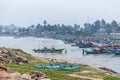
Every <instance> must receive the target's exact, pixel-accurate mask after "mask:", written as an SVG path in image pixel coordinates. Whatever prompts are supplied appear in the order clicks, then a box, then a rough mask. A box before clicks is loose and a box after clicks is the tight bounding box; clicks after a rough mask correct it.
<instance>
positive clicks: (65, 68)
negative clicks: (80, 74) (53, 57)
mask: <svg viewBox="0 0 120 80" xmlns="http://www.w3.org/2000/svg"><path fill="white" fill-rule="evenodd" d="M80 65H81V64H74V65H72V66H69V65H63V66H61V68H62V69H63V70H76V69H78V68H79V67H80Z"/></svg>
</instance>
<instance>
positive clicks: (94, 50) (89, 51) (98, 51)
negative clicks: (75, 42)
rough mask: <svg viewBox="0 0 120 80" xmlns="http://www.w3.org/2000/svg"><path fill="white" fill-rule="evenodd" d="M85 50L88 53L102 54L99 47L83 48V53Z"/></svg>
mask: <svg viewBox="0 0 120 80" xmlns="http://www.w3.org/2000/svg"><path fill="white" fill-rule="evenodd" d="M84 52H85V53H86V54H100V49H99V48H88V49H83V54H84Z"/></svg>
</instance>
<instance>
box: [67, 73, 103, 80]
mask: <svg viewBox="0 0 120 80" xmlns="http://www.w3.org/2000/svg"><path fill="white" fill-rule="evenodd" d="M67 75H68V76H71V77H76V78H83V79H90V80H103V79H98V78H91V77H85V76H79V75H75V74H67Z"/></svg>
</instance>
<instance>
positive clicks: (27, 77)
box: [21, 74, 31, 80]
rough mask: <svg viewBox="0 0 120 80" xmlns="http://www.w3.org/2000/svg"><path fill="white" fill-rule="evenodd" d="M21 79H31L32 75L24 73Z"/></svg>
mask: <svg viewBox="0 0 120 80" xmlns="http://www.w3.org/2000/svg"><path fill="white" fill-rule="evenodd" d="M21 80H31V76H30V75H28V74H23V75H22V76H21Z"/></svg>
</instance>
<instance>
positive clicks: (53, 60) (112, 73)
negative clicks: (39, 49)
mask: <svg viewBox="0 0 120 80" xmlns="http://www.w3.org/2000/svg"><path fill="white" fill-rule="evenodd" d="M39 58H40V59H42V60H45V61H50V62H63V63H64V62H66V63H70V64H77V63H78V62H72V61H65V60H61V59H52V58H43V57H39ZM79 63H80V64H82V65H84V66H89V67H92V68H94V69H96V70H100V71H102V72H105V73H107V74H110V75H112V76H117V77H120V73H118V72H116V71H114V70H112V69H110V68H107V67H104V66H99V67H98V66H96V65H93V64H87V63H84V61H81V62H79Z"/></svg>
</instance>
